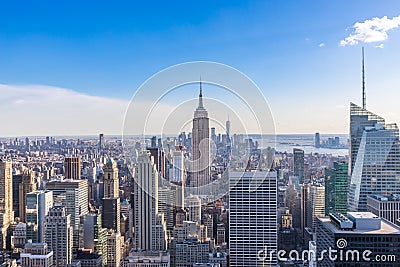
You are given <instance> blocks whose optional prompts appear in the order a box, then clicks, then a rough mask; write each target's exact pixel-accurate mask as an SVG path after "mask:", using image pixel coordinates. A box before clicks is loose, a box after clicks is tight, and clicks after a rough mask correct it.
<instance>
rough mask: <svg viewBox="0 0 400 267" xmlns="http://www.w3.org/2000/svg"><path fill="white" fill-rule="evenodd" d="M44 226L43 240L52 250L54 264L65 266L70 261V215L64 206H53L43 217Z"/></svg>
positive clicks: (56, 266)
mask: <svg viewBox="0 0 400 267" xmlns="http://www.w3.org/2000/svg"><path fill="white" fill-rule="evenodd" d="M44 228H45V234H44V241H45V243H47V245H48V246H49V248H50V249H51V250H52V251H53V263H54V266H55V267H62V266H67V264H70V263H71V262H72V226H71V215H70V214H67V211H66V209H65V207H63V206H54V207H52V208H51V209H50V210H49V214H48V215H47V216H46V218H45V224H44Z"/></svg>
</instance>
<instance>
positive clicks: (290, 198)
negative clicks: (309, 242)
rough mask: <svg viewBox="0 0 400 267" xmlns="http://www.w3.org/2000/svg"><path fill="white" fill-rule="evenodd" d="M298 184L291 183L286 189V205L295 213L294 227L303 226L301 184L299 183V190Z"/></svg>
mask: <svg viewBox="0 0 400 267" xmlns="http://www.w3.org/2000/svg"><path fill="white" fill-rule="evenodd" d="M296 187H297V186H296V185H293V184H292V185H289V186H288V187H287V188H286V190H285V191H284V205H285V207H287V208H288V209H289V210H290V213H291V214H293V227H294V228H298V229H300V228H301V212H302V209H301V197H300V194H301V186H300V185H299V187H300V188H299V190H298V191H297V189H296Z"/></svg>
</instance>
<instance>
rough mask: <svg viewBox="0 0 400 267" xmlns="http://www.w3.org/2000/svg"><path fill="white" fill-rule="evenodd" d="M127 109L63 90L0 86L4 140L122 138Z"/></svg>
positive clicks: (107, 100) (117, 103)
mask: <svg viewBox="0 0 400 267" xmlns="http://www.w3.org/2000/svg"><path fill="white" fill-rule="evenodd" d="M127 105H128V101H124V100H120V99H112V98H106V97H99V96H92V95H86V94H82V93H79V92H76V91H72V90H68V89H64V88H59V87H51V86H43V85H26V86H25V85H18V86H16V85H5V84H0V113H1V114H2V126H1V127H0V136H17V135H71V134H73V135H75V134H76V135H83V134H94V135H95V134H98V133H99V132H104V133H108V134H120V133H121V132H122V121H123V117H124V114H125V109H126V107H127Z"/></svg>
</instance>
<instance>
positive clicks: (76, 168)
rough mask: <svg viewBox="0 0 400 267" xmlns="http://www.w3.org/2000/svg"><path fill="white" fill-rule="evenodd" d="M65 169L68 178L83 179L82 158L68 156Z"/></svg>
mask: <svg viewBox="0 0 400 267" xmlns="http://www.w3.org/2000/svg"><path fill="white" fill-rule="evenodd" d="M64 170H65V175H64V176H65V178H66V179H76V180H79V179H81V158H79V157H66V158H65V159H64Z"/></svg>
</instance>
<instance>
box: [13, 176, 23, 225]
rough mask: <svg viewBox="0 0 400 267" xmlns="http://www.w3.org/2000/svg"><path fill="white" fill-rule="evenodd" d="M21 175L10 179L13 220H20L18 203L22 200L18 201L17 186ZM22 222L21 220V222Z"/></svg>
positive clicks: (20, 180)
mask: <svg viewBox="0 0 400 267" xmlns="http://www.w3.org/2000/svg"><path fill="white" fill-rule="evenodd" d="M22 175H23V174H22V173H19V174H14V175H13V177H12V196H13V201H12V203H13V211H14V217H15V218H17V217H18V218H21V215H20V204H21V203H20V202H21V200H22V199H20V195H19V185H20V184H21V183H22ZM21 221H23V220H21Z"/></svg>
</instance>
